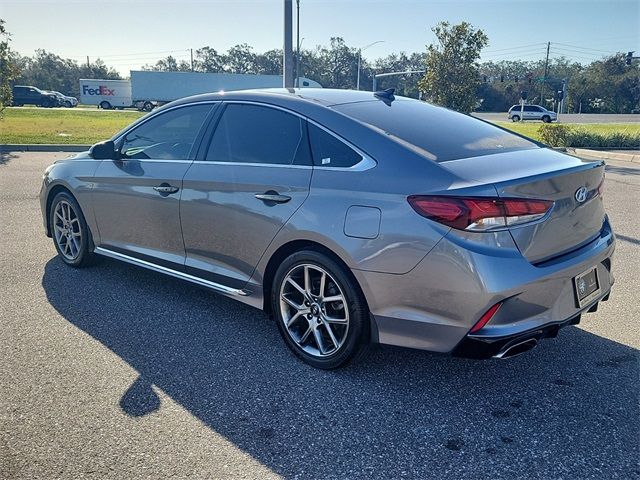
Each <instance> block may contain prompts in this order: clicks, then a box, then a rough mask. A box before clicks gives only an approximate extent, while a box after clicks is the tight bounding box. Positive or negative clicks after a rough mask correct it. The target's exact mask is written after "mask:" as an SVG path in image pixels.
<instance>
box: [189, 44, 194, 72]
mask: <svg viewBox="0 0 640 480" xmlns="http://www.w3.org/2000/svg"><path fill="white" fill-rule="evenodd" d="M189 51H190V52H191V71H192V72H193V48H190V49H189Z"/></svg>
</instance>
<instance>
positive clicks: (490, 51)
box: [485, 42, 546, 53]
mask: <svg viewBox="0 0 640 480" xmlns="http://www.w3.org/2000/svg"><path fill="white" fill-rule="evenodd" d="M540 45H546V43H543V42H541V43H531V44H529V45H520V46H518V47H508V48H499V49H496V50H485V52H486V53H493V52H504V51H506V50H518V49H523V48H528V47H537V46H540Z"/></svg>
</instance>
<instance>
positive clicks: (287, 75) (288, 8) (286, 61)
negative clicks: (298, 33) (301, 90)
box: [282, 0, 293, 88]
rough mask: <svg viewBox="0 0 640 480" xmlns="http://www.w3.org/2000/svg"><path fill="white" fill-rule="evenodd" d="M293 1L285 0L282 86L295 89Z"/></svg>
mask: <svg viewBox="0 0 640 480" xmlns="http://www.w3.org/2000/svg"><path fill="white" fill-rule="evenodd" d="M292 7H293V4H292V0H284V48H283V54H284V57H283V59H282V69H283V72H282V86H283V87H284V88H293V45H292V43H293V25H292V23H293V18H292V16H293V15H292V10H293V8H292Z"/></svg>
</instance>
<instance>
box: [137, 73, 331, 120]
mask: <svg viewBox="0 0 640 480" xmlns="http://www.w3.org/2000/svg"><path fill="white" fill-rule="evenodd" d="M279 87H282V76H281V75H254V74H240V73H199V72H149V71H134V70H132V71H131V94H132V99H133V103H134V104H135V105H136V106H137V107H138V108H140V109H142V110H146V111H149V110H151V109H153V108H154V107H155V106H157V105H162V104H165V103H167V102H171V101H173V100H177V99H178V98H183V97H188V96H190V95H197V94H200V93H211V92H219V91H220V90H224V91H227V92H228V91H232V90H247V89H253V88H279ZM300 87H301V88H322V85H320V84H319V83H318V82H315V81H313V80H310V79H308V78H302V77H300Z"/></svg>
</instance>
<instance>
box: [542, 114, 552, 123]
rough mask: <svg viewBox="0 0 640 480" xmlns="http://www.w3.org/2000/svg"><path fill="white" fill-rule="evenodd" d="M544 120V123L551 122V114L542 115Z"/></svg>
mask: <svg viewBox="0 0 640 480" xmlns="http://www.w3.org/2000/svg"><path fill="white" fill-rule="evenodd" d="M542 121H543V122H544V123H549V122H550V121H551V117H550V116H549V115H543V116H542Z"/></svg>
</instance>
